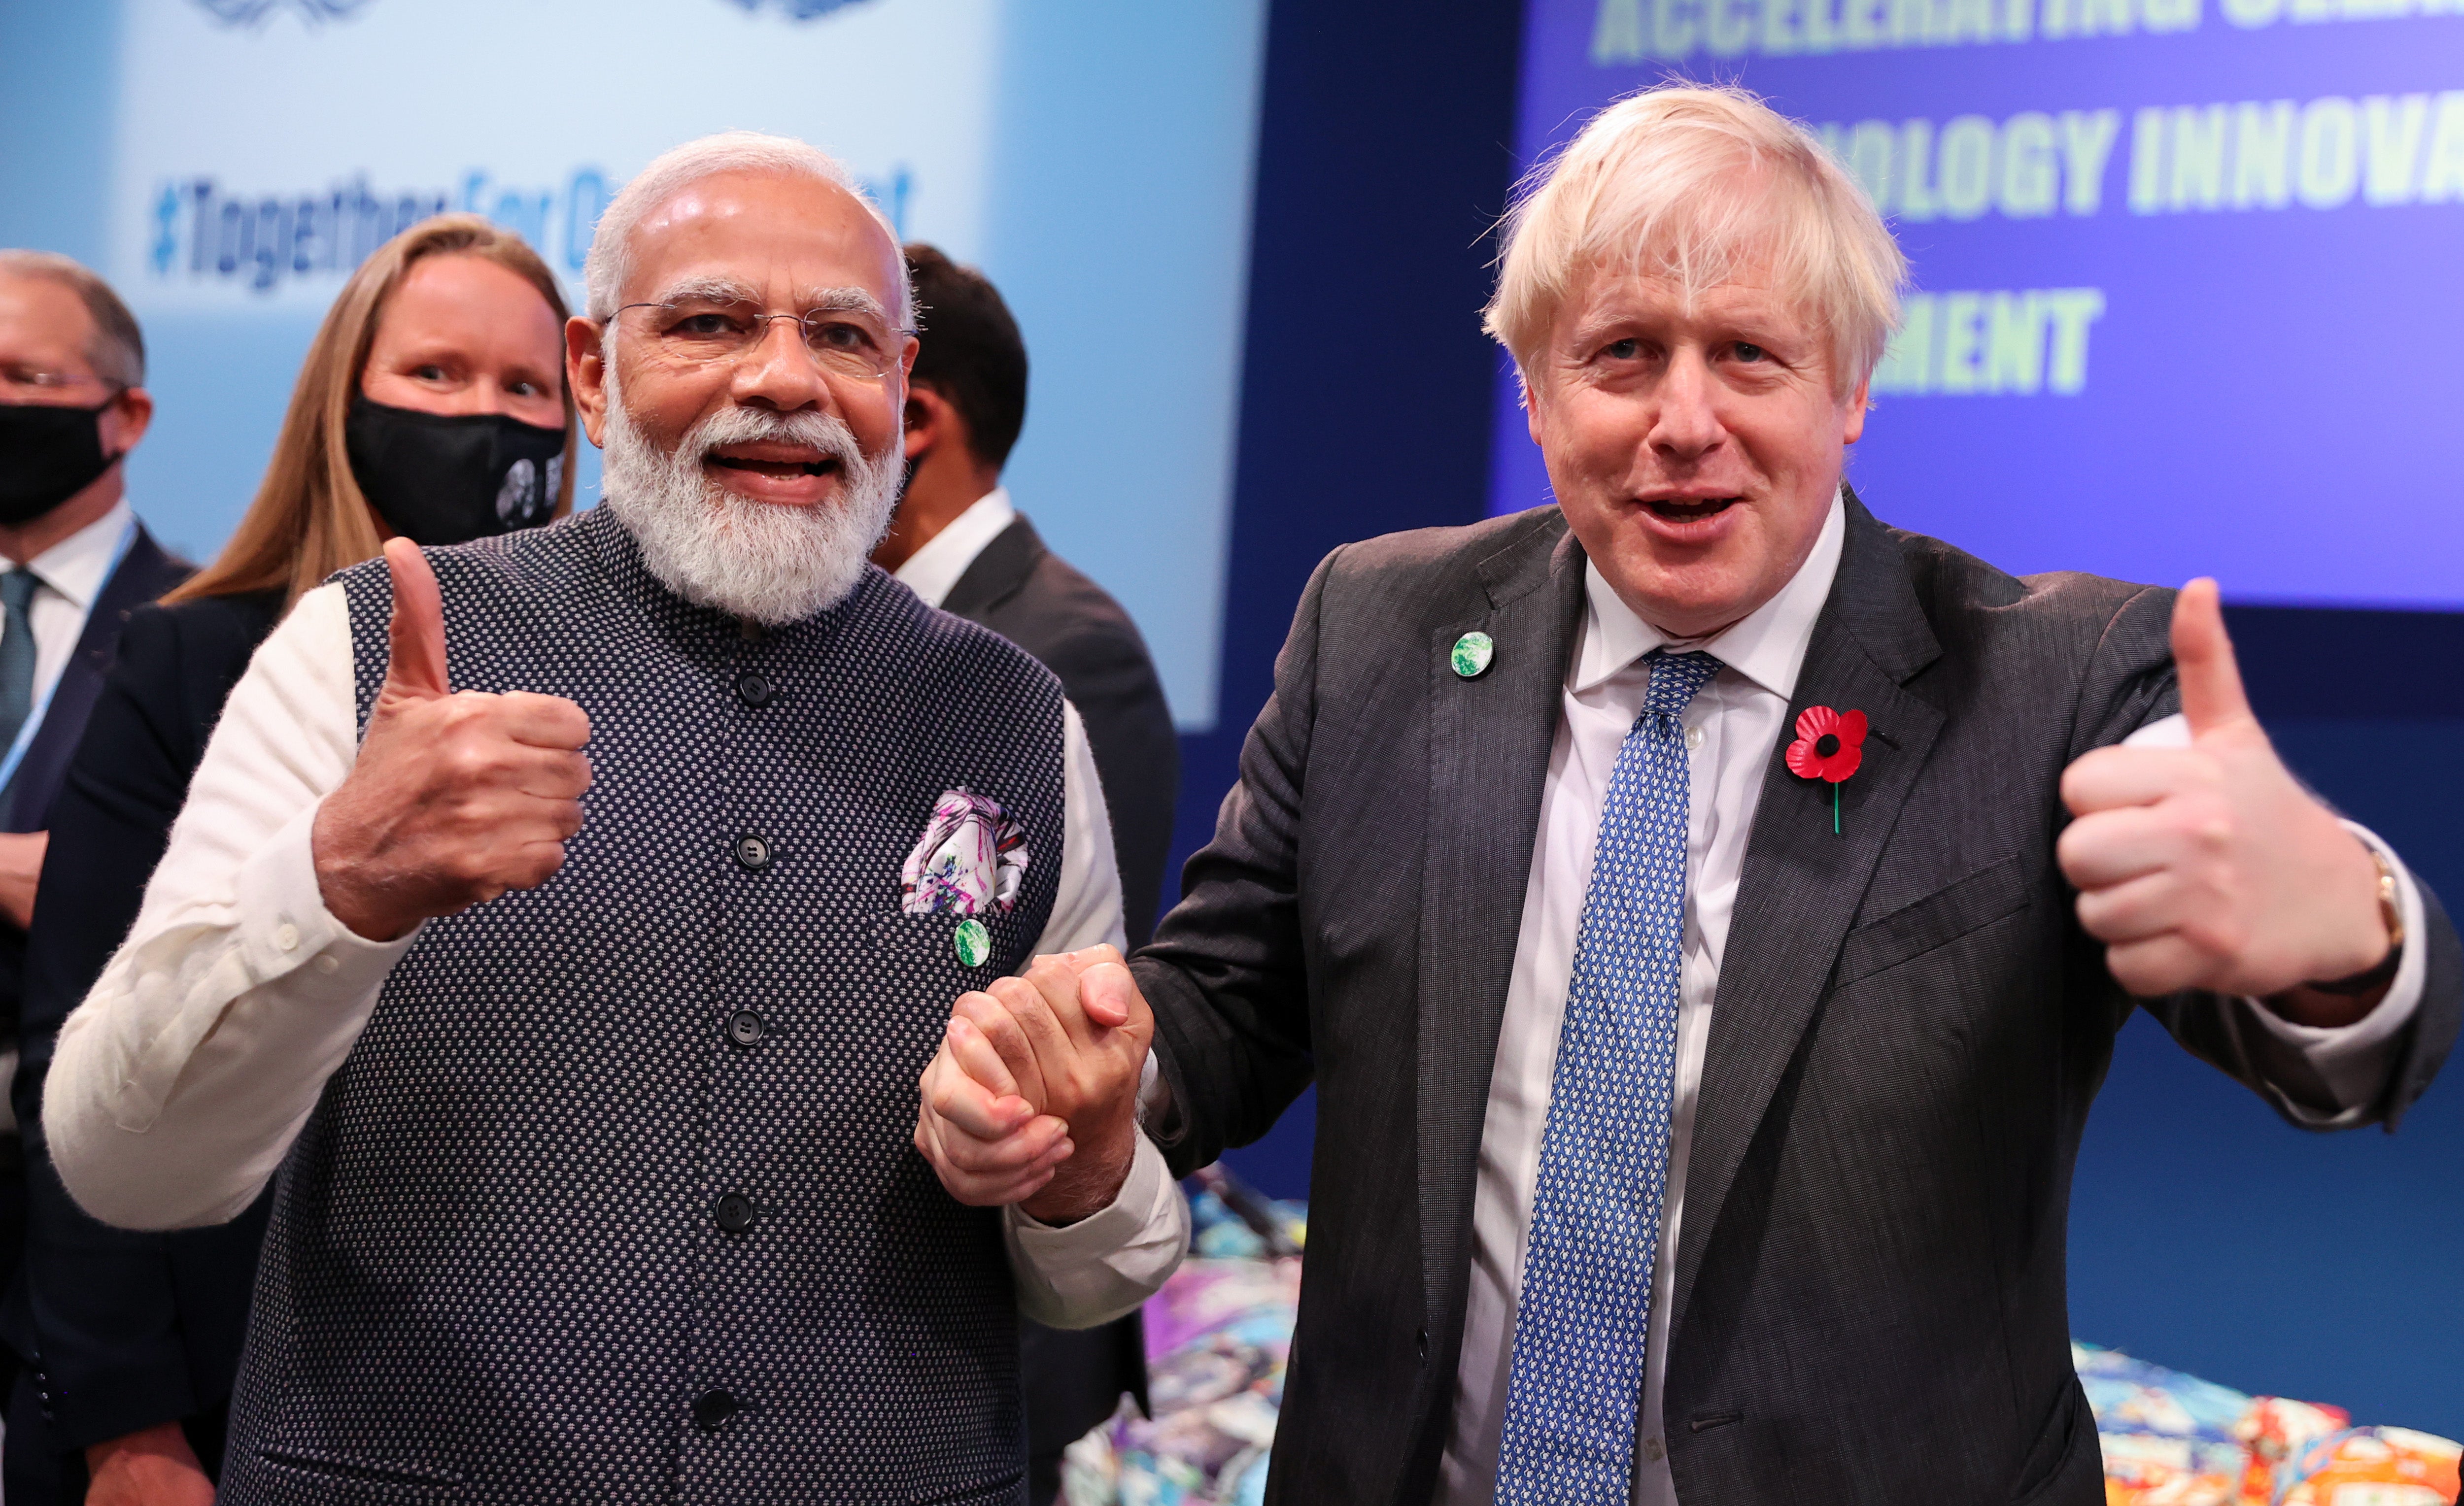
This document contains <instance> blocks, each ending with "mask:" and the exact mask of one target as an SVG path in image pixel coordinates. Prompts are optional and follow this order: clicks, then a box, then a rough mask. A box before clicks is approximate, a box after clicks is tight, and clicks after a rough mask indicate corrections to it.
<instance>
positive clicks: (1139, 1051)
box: [915, 947, 1155, 1224]
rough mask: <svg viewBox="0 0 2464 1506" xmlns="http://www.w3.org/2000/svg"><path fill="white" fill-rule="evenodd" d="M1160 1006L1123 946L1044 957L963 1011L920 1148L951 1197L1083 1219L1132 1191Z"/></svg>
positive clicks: (939, 1067) (963, 1003) (953, 1025)
mask: <svg viewBox="0 0 2464 1506" xmlns="http://www.w3.org/2000/svg"><path fill="white" fill-rule="evenodd" d="M1154 1037H1155V1015H1154V1014H1153V1013H1152V1012H1151V1011H1150V1010H1149V1009H1148V1008H1147V1002H1146V1000H1145V999H1144V998H1143V997H1142V996H1140V994H1139V993H1138V988H1137V984H1136V983H1135V982H1134V981H1133V979H1132V978H1131V976H1130V970H1129V969H1128V968H1127V967H1126V966H1124V965H1123V963H1122V961H1121V954H1120V953H1119V952H1118V951H1116V950H1114V949H1111V947H1090V948H1089V949H1086V950H1084V951H1073V952H1066V953H1062V954H1058V955H1053V956H1044V957H1038V958H1036V959H1035V961H1034V962H1033V963H1032V964H1031V965H1030V966H1029V967H1028V968H1027V970H1026V971H1025V973H1024V974H1023V975H1022V976H1019V977H1014V978H1001V979H1000V980H998V981H996V982H995V983H994V984H993V985H992V986H991V987H990V988H988V989H985V990H983V991H981V992H979V993H963V994H960V995H959V996H958V1000H957V1003H956V1004H955V1005H953V1006H952V1008H951V1011H950V1019H949V1023H948V1024H947V1025H946V1026H945V1027H944V1029H943V1033H942V1039H941V1046H940V1049H939V1050H938V1051H936V1052H935V1054H934V1057H933V1060H932V1062H931V1063H930V1064H929V1065H927V1066H926V1067H925V1069H924V1076H923V1078H922V1080H921V1081H920V1083H919V1084H918V1086H919V1088H920V1089H921V1092H920V1095H919V1102H918V1103H917V1105H916V1110H915V1148H916V1149H917V1150H918V1151H920V1152H922V1154H923V1156H924V1159H925V1160H926V1161H928V1162H930V1163H931V1164H932V1167H933V1170H934V1172H935V1174H936V1175H938V1176H939V1177H940V1179H941V1185H942V1187H944V1188H945V1189H947V1190H949V1193H950V1195H951V1196H952V1197H955V1198H957V1200H958V1201H959V1202H961V1203H966V1204H969V1205H971V1206H974V1207H978V1208H992V1207H1001V1206H1005V1205H1009V1204H1017V1205H1018V1206H1019V1207H1020V1208H1021V1209H1022V1210H1023V1211H1025V1212H1026V1214H1027V1215H1028V1216H1029V1217H1031V1218H1034V1219H1036V1220H1037V1221H1039V1222H1041V1223H1045V1224H1068V1223H1075V1222H1076V1221H1078V1220H1079V1219H1081V1218H1085V1217H1087V1216H1088V1215H1089V1214H1091V1213H1096V1212H1100V1211H1103V1210H1104V1209H1105V1208H1106V1207H1108V1206H1110V1205H1111V1201H1112V1199H1113V1198H1114V1197H1116V1196H1118V1195H1119V1193H1120V1190H1121V1185H1122V1184H1123V1183H1124V1182H1125V1181H1127V1180H1128V1178H1129V1174H1130V1163H1131V1159H1132V1157H1133V1155H1134V1154H1135V1153H1136V1150H1137V1136H1138V1134H1139V1129H1138V1080H1139V1077H1140V1075H1141V1074H1142V1072H1143V1071H1144V1070H1145V1066H1146V1059H1147V1048H1148V1045H1149V1043H1150V1042H1151V1041H1152V1040H1153V1039H1154Z"/></svg>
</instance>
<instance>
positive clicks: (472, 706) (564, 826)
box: [309, 538, 590, 941]
mask: <svg viewBox="0 0 2464 1506" xmlns="http://www.w3.org/2000/svg"><path fill="white" fill-rule="evenodd" d="M385 565H386V568H387V569H388V570H390V571H391V572H392V575H393V623H392V628H391V634H390V637H391V646H392V656H393V657H392V661H391V664H390V666H389V667H388V668H387V671H386V674H385V688H384V689H382V690H381V691H379V692H378V694H377V703H376V709H375V711H374V712H373V713H372V714H371V715H370V716H369V718H368V729H367V735H366V736H365V737H363V739H362V740H361V742H360V756H359V761H358V762H357V763H355V764H353V765H352V767H351V773H350V775H349V777H347V778H345V779H344V780H343V781H342V783H341V787H340V788H339V789H337V790H335V791H334V793H333V794H331V795H329V796H327V797H325V799H324V802H323V803H322V804H321V805H319V807H318V810H317V819H316V824H315V826H314V827H313V829H312V831H311V833H310V839H309V840H310V845H311V847H312V848H313V850H314V852H315V854H316V862H317V881H318V884H319V888H320V889H321V890H322V892H323V894H324V899H325V907H326V908H327V909H329V910H331V911H333V912H334V918H335V919H337V920H339V921H341V923H342V924H343V925H345V926H348V927H349V928H351V929H352V930H354V931H357V932H358V933H359V934H360V935H362V936H365V937H367V938H368V939H369V940H371V941H392V940H396V939H398V938H400V937H402V936H404V935H407V934H408V933H409V931H410V929H411V928H413V927H415V926H417V925H418V924H419V923H420V922H421V921H424V920H427V919H428V918H429V917H430V916H436V915H451V914H455V913H457V912H459V911H461V910H465V909H468V908H470V907H471V906H473V905H477V904H481V903H483V902H485V901H488V900H493V899H495V897H496V896H497V895H499V894H502V893H504V892H505V891H506V890H507V889H527V888H532V887H535V886H536V885H538V884H544V883H546V882H547V880H548V878H549V876H550V875H552V874H554V873H555V872H556V870H557V869H558V868H559V867H560V866H561V865H562V864H563V862H564V844H565V842H566V840H569V839H570V838H571V837H572V836H573V834H574V833H575V832H577V831H580V830H581V829H582V793H583V791H584V790H586V789H588V788H589V787H590V760H589V758H588V757H587V756H585V755H584V754H583V752H582V745H583V743H585V742H587V741H589V739H590V718H589V717H588V716H587V715H585V714H583V709H582V708H581V707H579V706H576V705H574V704H573V703H572V702H571V701H568V700H565V699H563V698H562V697H561V696H553V695H533V694H531V693H529V692H528V691H523V690H514V691H509V692H507V693H505V694H502V695H495V694H490V693H488V692H485V691H479V690H462V691H458V692H457V691H456V690H454V689H453V688H452V684H451V681H450V680H449V679H448V678H447V674H446V658H445V603H444V599H443V598H442V597H441V596H440V595H439V594H438V592H437V589H436V574H435V572H434V571H432V570H430V569H429V565H428V557H427V556H425V555H423V554H421V553H420V552H419V546H418V545H416V544H413V543H411V542H410V541H409V540H408V539H405V538H396V539H392V540H390V541H388V542H387V543H386V545H385Z"/></svg>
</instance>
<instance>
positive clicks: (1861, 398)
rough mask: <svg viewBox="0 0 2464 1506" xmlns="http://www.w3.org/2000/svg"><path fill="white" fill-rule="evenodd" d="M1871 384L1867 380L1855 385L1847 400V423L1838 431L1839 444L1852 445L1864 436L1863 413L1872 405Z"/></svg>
mask: <svg viewBox="0 0 2464 1506" xmlns="http://www.w3.org/2000/svg"><path fill="white" fill-rule="evenodd" d="M1872 393H1873V382H1872V381H1871V380H1870V379H1869V380H1867V381H1864V382H1859V383H1857V390H1856V392H1855V393H1854V394H1853V395H1851V396H1850V398H1849V399H1848V423H1847V426H1846V427H1845V428H1843V429H1841V430H1840V435H1839V442H1840V443H1841V444H1843V445H1853V444H1855V443H1857V441H1859V439H1862V438H1863V437H1864V435H1865V413H1866V410H1867V409H1869V408H1871V407H1872V406H1873V405H1874V403H1873V396H1872Z"/></svg>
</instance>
